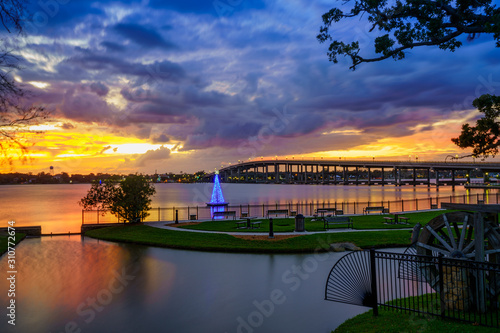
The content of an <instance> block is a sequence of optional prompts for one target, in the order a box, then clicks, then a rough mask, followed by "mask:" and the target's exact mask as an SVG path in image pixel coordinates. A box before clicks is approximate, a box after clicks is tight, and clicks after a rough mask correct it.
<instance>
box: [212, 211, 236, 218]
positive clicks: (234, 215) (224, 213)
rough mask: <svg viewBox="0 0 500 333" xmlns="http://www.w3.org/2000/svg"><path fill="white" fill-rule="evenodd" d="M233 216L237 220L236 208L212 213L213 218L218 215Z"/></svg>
mask: <svg viewBox="0 0 500 333" xmlns="http://www.w3.org/2000/svg"><path fill="white" fill-rule="evenodd" d="M229 216H232V217H233V220H236V211H235V210H228V211H225V212H214V213H213V215H212V220H215V218H216V217H224V218H226V217H229Z"/></svg>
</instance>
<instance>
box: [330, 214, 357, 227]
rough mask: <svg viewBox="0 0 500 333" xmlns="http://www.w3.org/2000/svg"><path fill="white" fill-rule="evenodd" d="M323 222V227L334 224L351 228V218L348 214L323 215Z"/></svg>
mask: <svg viewBox="0 0 500 333" xmlns="http://www.w3.org/2000/svg"><path fill="white" fill-rule="evenodd" d="M323 224H324V228H325V229H329V228H330V226H334V225H347V228H351V229H352V228H353V223H352V219H351V218H350V217H348V216H335V217H324V218H323Z"/></svg>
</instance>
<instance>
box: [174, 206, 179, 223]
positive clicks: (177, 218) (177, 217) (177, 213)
mask: <svg viewBox="0 0 500 333" xmlns="http://www.w3.org/2000/svg"><path fill="white" fill-rule="evenodd" d="M175 223H176V224H177V223H179V211H178V210H177V209H176V210H175Z"/></svg>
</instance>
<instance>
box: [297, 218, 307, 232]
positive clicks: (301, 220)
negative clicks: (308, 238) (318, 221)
mask: <svg viewBox="0 0 500 333" xmlns="http://www.w3.org/2000/svg"><path fill="white" fill-rule="evenodd" d="M304 220H305V218H304V215H302V214H298V215H296V216H295V231H296V232H304V231H305V227H304Z"/></svg>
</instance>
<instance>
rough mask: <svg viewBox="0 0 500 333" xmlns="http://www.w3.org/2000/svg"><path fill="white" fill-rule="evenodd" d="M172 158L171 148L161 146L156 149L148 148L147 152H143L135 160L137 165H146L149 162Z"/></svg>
mask: <svg viewBox="0 0 500 333" xmlns="http://www.w3.org/2000/svg"><path fill="white" fill-rule="evenodd" d="M168 158H170V149H168V148H166V147H163V146H161V147H160V148H158V149H156V150H148V151H147V152H146V153H145V154H142V155H141V156H140V157H138V158H137V159H136V160H135V161H134V162H135V166H137V167H144V166H146V165H147V164H148V163H151V162H158V161H160V162H161V161H163V160H166V159H168Z"/></svg>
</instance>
